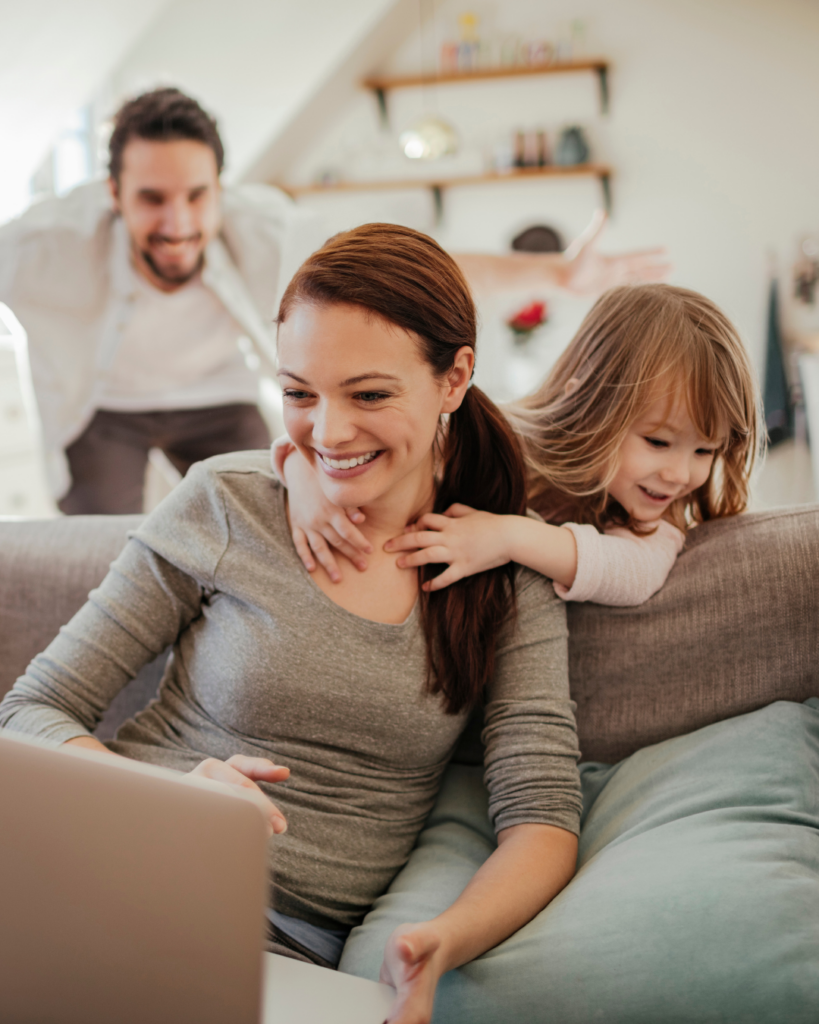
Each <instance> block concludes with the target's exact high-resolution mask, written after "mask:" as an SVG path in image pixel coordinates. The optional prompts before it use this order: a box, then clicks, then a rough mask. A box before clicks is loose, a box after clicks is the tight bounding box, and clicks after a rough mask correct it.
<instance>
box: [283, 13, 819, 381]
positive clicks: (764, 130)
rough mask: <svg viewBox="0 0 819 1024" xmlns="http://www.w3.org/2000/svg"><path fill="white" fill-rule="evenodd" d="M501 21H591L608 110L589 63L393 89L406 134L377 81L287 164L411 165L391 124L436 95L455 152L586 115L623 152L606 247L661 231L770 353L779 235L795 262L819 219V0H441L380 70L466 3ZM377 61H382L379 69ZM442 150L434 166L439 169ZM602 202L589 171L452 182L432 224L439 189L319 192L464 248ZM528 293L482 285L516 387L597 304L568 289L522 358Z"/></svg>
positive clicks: (572, 224) (404, 62)
mask: <svg viewBox="0 0 819 1024" xmlns="http://www.w3.org/2000/svg"><path fill="white" fill-rule="evenodd" d="M467 6H468V7H469V8H470V9H473V10H475V9H477V10H478V11H479V13H481V14H482V15H483V24H484V25H485V26H488V27H489V28H494V30H495V31H497V32H510V31H511V32H518V33H520V34H522V35H529V36H535V37H537V36H540V37H546V38H549V37H550V38H553V39H554V38H555V37H556V36H557V34H558V33H560V32H561V31H565V25H566V24H567V22H568V20H569V19H571V18H577V17H581V18H583V19H584V20H585V22H586V24H587V41H586V50H587V51H588V54H589V55H598V54H599V55H601V56H604V57H607V58H608V59H609V60H610V61H611V63H612V72H611V113H610V115H609V116H608V117H606V118H602V117H600V115H599V113H598V111H597V99H596V85H595V82H594V80H593V79H592V77H591V76H588V77H586V76H576V77H575V76H566V77H562V76H561V77H558V76H549V77H543V78H529V79H523V80H507V81H503V82H491V83H475V84H472V85H469V86H462V85H458V86H440V87H439V88H438V89H437V91H434V92H433V94H430V91H429V90H427V93H426V95H424V94H423V91H422V90H412V91H407V92H401V93H395V94H393V97H394V98H393V100H392V101H391V102H392V105H391V119H392V129H393V134H392V136H385V135H380V134H379V133H378V129H377V119H376V115H375V107H374V104H373V102H372V99H371V98H370V97H369V96H367V95H366V94H364V93H361V94H360V95H359V97H358V98H357V99H356V100H354V101H353V102H351V103H350V104H349V106H348V108H347V109H346V111H345V113H344V115H343V116H342V117H339V118H338V120H337V122H336V124H335V126H334V128H333V130H332V131H331V132H328V133H326V134H324V135H323V137H322V138H321V139H318V140H316V141H315V142H314V144H313V145H312V146H310V147H309V148H308V149H306V150H305V151H303V152H302V153H300V154H296V153H294V156H293V159H292V161H291V164H290V167H289V168H288V169H287V174H288V175H289V177H290V179H291V180H295V181H307V180H311V179H312V178H313V177H314V176H315V175H316V174H318V173H320V172H321V171H322V170H325V169H333V168H335V169H338V170H339V171H342V172H343V173H345V174H349V175H350V176H355V177H361V178H365V177H367V176H369V175H372V176H373V177H383V176H387V175H392V176H407V174H408V172H409V173H410V174H411V173H413V171H415V169H416V168H415V167H413V166H410V165H409V162H408V161H405V160H404V158H403V157H400V156H399V155H398V153H397V148H396V146H395V135H396V134H397V132H398V131H400V130H401V129H402V128H403V127H405V126H406V125H407V124H408V123H409V122H410V121H411V120H412V119H413V117H414V116H416V115H417V114H418V113H420V112H422V111H423V110H424V109H432V108H435V107H436V106H437V109H439V111H440V112H441V113H442V114H444V115H445V116H447V117H448V118H449V119H451V120H452V121H453V122H454V123H455V124H456V125H457V126H458V127H459V129H460V131H461V133H462V138H463V149H462V153H461V155H459V156H458V157H456V158H453V159H452V161H451V165H450V167H449V170H451V171H452V172H457V173H460V172H461V171H467V172H468V171H469V170H475V171H477V170H479V169H480V168H481V166H482V163H483V159H484V155H485V152H486V150H487V149H489V148H491V145H492V143H493V142H494V141H495V140H496V139H498V138H501V137H502V136H503V135H504V134H505V133H508V132H509V131H511V130H512V129H514V128H516V127H519V126H520V127H526V126H535V125H545V126H546V127H547V128H555V129H556V128H558V127H559V126H561V125H564V124H566V123H572V122H575V121H577V122H578V123H581V124H583V125H585V126H587V128H588V131H589V135H590V137H591V139H592V142H593V144H594V156H595V158H596V159H599V160H603V161H606V162H610V163H611V164H612V166H613V167H614V170H615V177H614V181H613V191H614V215H613V218H612V221H611V224H610V226H609V229H608V231H607V234H606V237H605V242H604V246H603V247H604V248H605V249H607V250H609V251H616V250H621V249H627V248H631V247H637V246H648V245H656V244H663V245H666V246H667V247H668V250H669V252H670V254H671V257H672V259H673V263H674V272H673V276H672V278H671V280H672V281H673V282H674V283H676V284H680V285H684V286H686V287H690V288H695V289H698V290H700V291H703V292H705V293H706V294H707V295H709V296H710V297H712V298H713V299H715V300H716V301H717V302H718V303H719V304H720V305H721V306H722V307H723V308H724V309H725V310H726V312H727V313H728V314H729V315H730V316H731V317H732V318H733V319H734V320H735V322H736V323H737V324H738V326H739V327H740V329H741V331H742V333H743V335H744V337H745V339H746V341H747V344H748V346H749V348H750V350H751V352H752V354H753V356H754V358H755V360H756V361H757V365H759V364H760V359H761V355H762V352H763V346H764V333H765V307H766V298H767V273H768V253H769V252H773V253H775V254H776V258H777V262H778V264H779V267H780V269H781V270H782V271H783V272H784V271H785V270H786V269H787V268H788V267H789V265H790V263H791V262H792V260H793V258H794V256H795V245H796V241H797V239H798V237H799V236H800V235H801V234H805V233H808V232H811V231H812V232H816V231H817V230H819V131H817V128H816V115H815V110H816V106H817V97H819V60H817V52H819V5H817V4H815V3H811V2H809V0H720V2H719V3H715V2H713V0H616V2H612V0H551V2H550V3H549V4H548V5H547V4H544V3H543V2H542V0H504V2H503V3H500V2H497V3H491V2H486V3H483V4H480V3H472V4H466V3H463V4H461V3H452V2H450V0H442V2H439V4H438V22H439V27H438V29H437V30H436V31H437V38H435V35H436V33H432V43H430V41H429V33H428V35H427V43H426V48H424V47H423V46H422V44H421V41H420V38H419V34H418V33H416V34H415V35H414V36H413V37H412V38H410V39H408V40H407V42H406V44H405V45H404V46H403V47H402V49H401V50H400V51H398V52H397V53H395V54H393V55H392V56H391V57H389V58H388V59H387V60H386V61H385V62H384V64H383V66H382V67H381V68H379V69H378V70H393V71H396V70H406V69H408V68H412V67H415V68H417V67H418V66H419V64H421V63H424V62H425V61H426V62H428V60H429V56H430V51H431V50H433V49H437V44H438V43H439V42H440V41H441V38H442V36H443V34H445V32H446V27H447V26H451V25H452V24H453V23H454V15H455V13H457V12H458V11H460V10H462V9H464V7H467ZM374 70H375V69H374ZM443 170H444V167H441V166H440V165H439V166H438V167H436V168H435V171H436V173H440V172H441V171H443ZM598 202H599V194H598V190H597V187H596V185H595V184H593V183H592V182H590V181H582V180H580V181H565V182H560V183H556V182H542V183H541V182H527V183H524V184H518V183H515V184H509V185H506V184H504V185H492V186H489V185H487V186H483V187H470V188H459V189H453V190H451V191H450V192H449V193H448V194H447V196H446V198H445V204H446V207H445V220H444V223H443V224H442V225H441V226H440V227H438V228H436V227H435V225H434V221H433V215H432V205H431V202H430V200H429V196H428V195H427V194H426V193H403V194H399V193H385V194H380V195H370V196H366V197H362V196H360V195H358V196H352V195H345V196H343V197H340V198H339V197H336V198H332V197H331V196H329V195H327V196H321V197H318V198H317V199H312V200H310V203H311V205H313V206H315V207H316V208H317V209H321V210H323V212H324V213H325V215H326V216H327V218H328V224H329V225H330V226H331V227H332V228H334V229H339V228H342V227H345V226H348V225H350V224H352V223H355V222H360V221H366V220H375V219H390V220H398V221H403V222H405V223H408V224H411V225H413V226H416V227H418V228H421V229H424V230H432V231H434V232H435V234H436V236H437V237H438V238H439V240H440V241H441V242H442V243H443V244H444V245H445V246H447V247H448V248H450V249H451V250H453V251H457V250H493V251H498V252H501V251H504V249H505V248H506V246H507V245H508V242H509V240H510V238H511V237H512V236H513V235H514V234H515V232H516V231H517V230H518V229H519V228H520V227H522V226H524V225H525V224H526V223H532V222H537V221H540V222H545V223H550V224H553V225H555V226H557V227H558V228H560V229H561V231H563V232H564V233H565V235H566V236H567V237H571V236H572V235H573V234H575V233H576V232H577V231H579V230H580V229H581V228H582V227H583V225H584V223H585V222H586V221H587V219H588V217H589V215H590V213H591V211H592V208H593V207H594V206H595V205H596V204H597V203H598ZM518 304H519V299H518V298H511V297H506V298H505V299H501V300H496V301H493V302H486V301H484V302H482V303H481V305H482V315H483V319H484V322H485V330H484V336H483V337H482V339H481V343H480V344H481V348H482V352H479V365H480V366H481V369H482V377H483V382H484V383H487V382H489V383H490V385H491V387H492V389H493V390H494V392H495V393H496V394H497V395H498V396H499V397H502V396H503V395H504V394H508V393H509V392H510V391H518V390H521V389H522V388H524V387H528V386H531V385H532V384H533V383H534V380H535V378H536V377H537V376H538V374H539V373H540V372H541V371H542V370H543V369H544V368H545V367H546V365H548V363H549V362H550V361H551V359H552V358H554V356H555V354H556V353H557V351H558V350H559V348H560V347H561V346H562V345H563V344H564V343H565V341H566V340H568V337H570V335H571V332H572V331H573V329H574V327H575V325H576V324H577V323H578V322H579V319H580V318H581V316H582V315H583V313H584V312H585V309H586V308H587V307H588V303H587V302H576V301H571V300H568V299H566V298H565V297H554V301H553V308H554V319H553V322H552V324H550V325H549V327H547V329H546V331H545V333H544V335H543V340H542V343H541V348H540V351H539V352H538V353H537V357H536V358H534V359H530V360H527V359H521V358H519V357H514V356H513V358H511V360H510V358H509V355H510V351H511V343H510V342H509V341H508V338H507V335H506V332H505V330H503V329H502V328H501V327H500V326H499V325H500V323H501V321H502V319H503V317H504V316H505V315H506V314H508V313H509V312H511V311H513V310H514V307H515V306H516V305H518Z"/></svg>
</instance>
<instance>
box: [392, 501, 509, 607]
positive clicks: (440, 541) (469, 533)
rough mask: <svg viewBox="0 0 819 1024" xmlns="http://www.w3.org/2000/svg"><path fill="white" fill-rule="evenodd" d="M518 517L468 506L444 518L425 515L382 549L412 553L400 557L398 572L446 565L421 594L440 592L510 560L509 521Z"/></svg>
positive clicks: (456, 508)
mask: <svg viewBox="0 0 819 1024" xmlns="http://www.w3.org/2000/svg"><path fill="white" fill-rule="evenodd" d="M515 518H518V519H519V518H520V517H519V516H517V517H515V516H496V515H493V514H492V513H491V512H477V511H476V510H475V509H474V508H470V507H469V506H468V505H450V507H449V508H448V509H447V510H446V512H445V513H444V514H443V515H436V514H435V513H434V512H428V513H427V514H426V515H423V516H421V518H420V519H419V520H418V522H417V523H414V524H413V525H412V526H408V527H407V529H406V531H405V532H404V533H403V534H402V535H401V536H399V537H393V538H392V540H388V541H387V543H386V544H385V545H384V550H385V551H411V552H412V554H409V555H401V557H400V558H399V559H398V562H397V565H398V567H399V569H412V568H415V567H417V566H419V565H429V564H432V565H438V564H441V563H447V564H448V565H449V568H448V569H445V570H444V571H443V572H442V573H441V574H440V575H438V576H436V577H435V578H434V579H432V580H428V581H427V582H426V583H425V584H424V586H423V589H424V590H427V591H429V590H441V589H442V588H443V587H448V586H449V585H450V583H455V582H456V581H457V580H460V579H463V577H464V576H472V575H474V574H475V573H476V572H484V570H486V569H494V568H495V567H496V566H499V565H505V564H506V563H507V562H508V561H510V560H511V545H510V531H511V527H512V526H513V525H514V524H513V523H510V522H509V520H512V519H515Z"/></svg>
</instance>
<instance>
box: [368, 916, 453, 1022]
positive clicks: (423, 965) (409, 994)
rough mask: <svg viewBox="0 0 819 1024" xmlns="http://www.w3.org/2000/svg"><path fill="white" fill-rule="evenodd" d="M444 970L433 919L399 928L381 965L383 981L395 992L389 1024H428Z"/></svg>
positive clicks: (389, 940) (388, 943) (388, 941)
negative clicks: (436, 990) (437, 987)
mask: <svg viewBox="0 0 819 1024" xmlns="http://www.w3.org/2000/svg"><path fill="white" fill-rule="evenodd" d="M443 973H444V966H443V963H442V947H441V936H440V935H439V933H438V930H437V929H436V927H435V925H434V923H433V922H425V923H424V924H416V925H407V924H405V925H402V926H401V927H400V928H396V930H395V931H394V932H393V933H392V935H391V936H390V937H389V939H388V940H387V946H386V948H385V950H384V960H383V962H382V964H381V978H380V980H381V981H383V982H385V983H386V984H387V985H392V987H393V988H394V989H395V992H396V996H395V1002H394V1003H393V1005H392V1008H391V1010H390V1015H389V1017H388V1018H387V1021H388V1022H389V1024H429V1021H430V1020H431V1019H432V1007H433V1003H434V1002H435V989H436V986H437V985H438V980H439V978H440V977H441V975H442V974H443ZM385 1024H386V1022H385Z"/></svg>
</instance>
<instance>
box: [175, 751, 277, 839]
mask: <svg viewBox="0 0 819 1024" xmlns="http://www.w3.org/2000/svg"><path fill="white" fill-rule="evenodd" d="M188 774H189V775H195V776H197V777H199V778H203V779H213V780H214V781H215V782H223V783H226V784H227V785H228V786H236V788H237V789H241V790H242V792H243V793H244V794H245V795H246V796H249V797H250V798H251V799H252V800H253V801H254V802H255V803H256V804H257V805H258V807H259V809H260V810H261V812H262V814H263V815H264V816H265V819H266V820H267V824H268V828H269V829H270V834H271V835H274V834H275V835H281V833H282V832H286V831H287V820H286V819H285V816H284V815H283V814H282V812H281V811H280V810H279V808H278V807H277V806H276V805H275V804H274V803H273V801H272V800H270V799H268V797H267V796H265V794H264V793H263V792H262V790H261V789H260V788H259V787H258V786H257V785H256V781H259V782H284V781H285V779H288V778H290V769H289V768H284V767H283V766H282V765H280V764H273V762H272V761H269V760H268V759H267V758H266V757H245V755H244V754H234V755H233V757H229V758H228V759H227V761H219V760H218V759H217V758H215V757H209V758H208V759H207V760H206V761H202V762H201V764H198V765H197V766H196V767H195V768H194V769H193V771H192V772H189V773H188Z"/></svg>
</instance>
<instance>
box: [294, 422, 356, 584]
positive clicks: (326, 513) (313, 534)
mask: <svg viewBox="0 0 819 1024" xmlns="http://www.w3.org/2000/svg"><path fill="white" fill-rule="evenodd" d="M277 444H278V442H277ZM277 472H278V471H277ZM278 475H279V477H280V479H281V480H282V482H283V483H284V485H285V486H286V487H287V491H288V512H289V514H290V530H291V533H292V535H293V543H294V544H295V546H296V551H297V552H298V555H299V558H300V559H301V560H302V562H304V568H305V569H306V570H307V571H308V572H315V569H316V563H317V562H318V563H319V564H320V565H322V566H323V567H324V569H325V570H326V572H327V575H328V576H329V577H330V579H331V580H332V581H333V583H340V582H341V570H340V569H339V567H338V562H337V561H336V559H335V556H334V555H333V549H335V550H336V551H340V552H341V554H342V555H344V556H345V557H346V558H348V559H349V560H350V561H351V562H352V563H353V565H354V566H355V567H356V569H358V570H360V571H361V572H364V570H365V569H366V568H367V560H366V558H364V554H365V553H367V554H368V553H370V552H371V551H372V545H371V544H370V542H369V541H368V540H367V538H366V537H365V536H364V534H363V533H361V531H360V530H358V529H357V528H356V527H355V526H354V525H353V524H354V523H358V524H359V525H360V524H361V523H363V522H364V519H365V516H364V513H363V512H361V511H360V509H357V508H353V509H346V510H345V509H343V508H339V507H338V505H333V504H332V502H330V501H328V500H327V498H325V496H324V493H323V491H322V490H321V487H320V486H319V482H318V480H317V479H316V474H315V472H314V470H313V469H312V467H311V466H310V465H309V464H308V462H307V460H306V459H305V458H304V457H303V456H302V455H301V453H300V452H299V451H297V450H296V449H295V448H292V450H291V451H289V452H288V453H287V454H286V455H285V457H284V459H283V460H282V462H281V472H280V473H278Z"/></svg>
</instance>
